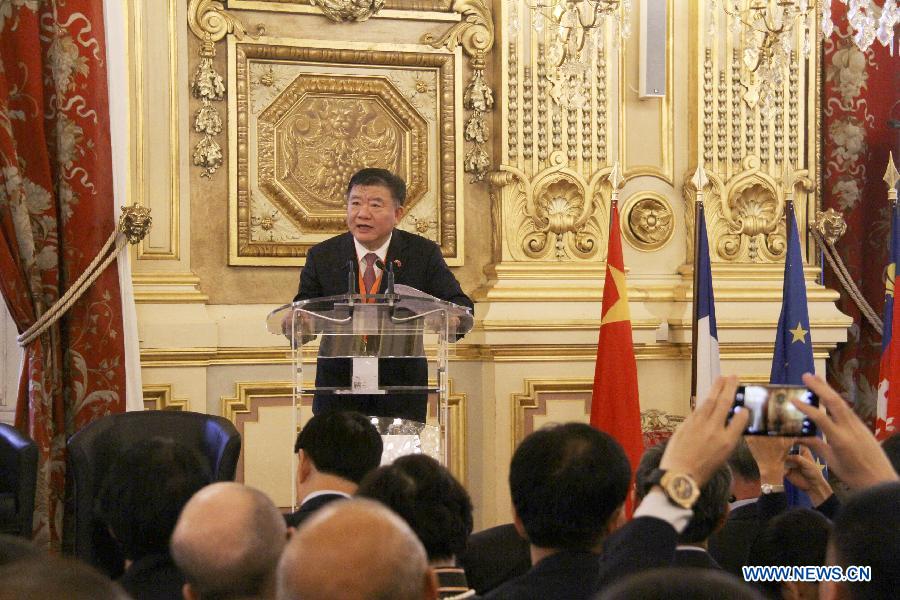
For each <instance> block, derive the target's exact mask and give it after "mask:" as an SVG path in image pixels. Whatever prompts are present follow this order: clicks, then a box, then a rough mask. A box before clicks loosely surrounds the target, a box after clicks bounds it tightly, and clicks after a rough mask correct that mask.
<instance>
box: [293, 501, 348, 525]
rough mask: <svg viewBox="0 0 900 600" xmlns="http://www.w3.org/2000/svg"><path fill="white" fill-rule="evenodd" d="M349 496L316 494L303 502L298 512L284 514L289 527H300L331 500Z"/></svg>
mask: <svg viewBox="0 0 900 600" xmlns="http://www.w3.org/2000/svg"><path fill="white" fill-rule="evenodd" d="M346 499H347V496H344V495H342V494H322V495H321V496H316V497H315V498H311V499H310V500H307V501H306V502H304V503H303V504H301V505H300V507H299V508H297V511H296V512H292V513H291V514H288V515H284V520H285V521H286V522H287V524H288V526H289V527H300V525H301V524H302V523H303V521H305V520H306V519H308V518H309V517H311V516H312V515H313V513H314V512H316V511H317V510H319V509H320V508H322V507H323V506H325V505H326V504H329V503H330V502H334V501H335V500H346Z"/></svg>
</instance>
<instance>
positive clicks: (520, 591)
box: [484, 517, 676, 600]
mask: <svg viewBox="0 0 900 600" xmlns="http://www.w3.org/2000/svg"><path fill="white" fill-rule="evenodd" d="M675 540H676V533H675V529H674V528H673V527H672V526H671V525H670V524H669V523H667V522H665V521H663V520H662V519H657V518H654V517H639V518H637V519H634V520H632V521H631V522H630V523H628V524H627V525H625V526H624V527H622V528H621V529H619V530H618V531H616V532H615V533H613V534H612V535H610V536H609V537H608V538H607V540H606V542H605V543H604V544H603V552H602V554H599V555H598V554H594V553H592V552H574V551H569V550H565V551H562V552H558V553H556V554H552V555H550V556H548V557H547V558H545V559H543V560H542V561H540V562H539V563H537V564H536V565H534V566H533V567H532V568H531V570H530V571H528V572H527V573H525V574H524V575H522V576H521V577H518V578H516V579H513V580H512V581H508V582H506V583H505V584H503V585H501V586H500V587H498V588H497V589H495V590H494V591H492V592H490V593H489V594H487V595H486V596H484V598H485V600H498V599H510V600H518V599H522V600H530V599H533V600H550V599H553V598H559V599H561V600H562V599H565V600H580V599H582V598H584V599H589V598H593V597H594V595H595V594H596V593H597V592H599V591H600V590H601V589H602V588H604V587H606V586H608V585H610V584H611V583H612V582H613V581H615V580H617V579H620V578H622V577H625V576H627V575H630V574H632V573H636V572H638V571H643V570H645V569H653V568H656V567H667V566H670V565H671V564H672V557H673V556H674V554H675Z"/></svg>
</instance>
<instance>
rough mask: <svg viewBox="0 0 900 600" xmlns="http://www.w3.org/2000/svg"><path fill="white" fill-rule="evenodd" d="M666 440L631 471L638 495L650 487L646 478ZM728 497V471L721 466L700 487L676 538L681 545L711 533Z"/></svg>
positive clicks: (659, 455) (659, 456)
mask: <svg viewBox="0 0 900 600" xmlns="http://www.w3.org/2000/svg"><path fill="white" fill-rule="evenodd" d="M667 443H668V442H663V443H661V444H657V445H656V446H653V447H652V448H648V449H647V450H645V451H644V455H643V456H641V462H640V464H638V468H637V471H636V472H635V474H634V479H635V493H636V494H637V497H638V498H643V497H644V496H646V495H647V492H649V491H650V488H652V487H653V484H652V483H650V481H649V479H650V475H651V474H652V473H653V471H655V470H656V469H658V468H659V463H660V461H661V460H662V455H663V452H665V450H666V444H667ZM729 496H731V471H729V470H728V467H727V466H725V465H722V466H721V467H719V468H718V469H716V471H715V473H713V476H712V477H710V478H709V481H707V482H706V483H705V484H704V485H703V487H702V488H700V497H699V498H697V502H695V503H694V506H693V508H692V509H691V510H693V512H694V516H693V517H691V522H690V523H689V524H688V526H687V527H686V528H685V530H684V531H682V532H681V534H680V535H679V536H678V541H679V542H681V543H682V544H696V543H697V542H702V541H703V540H705V539H707V538H708V537H709V536H711V535H712V534H713V532H714V531H715V530H716V527H717V526H718V525H719V524H720V523H722V521H723V520H724V519H725V517H726V515H727V514H728V498H729Z"/></svg>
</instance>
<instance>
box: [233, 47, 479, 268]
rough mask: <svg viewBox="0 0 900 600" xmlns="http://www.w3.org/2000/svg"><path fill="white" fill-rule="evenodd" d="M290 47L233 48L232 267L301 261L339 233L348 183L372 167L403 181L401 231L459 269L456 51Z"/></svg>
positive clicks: (343, 226) (458, 54) (458, 93)
mask: <svg viewBox="0 0 900 600" xmlns="http://www.w3.org/2000/svg"><path fill="white" fill-rule="evenodd" d="M296 43H297V44H298V45H296V46H295V45H285V44H284V43H283V42H281V41H277V42H276V41H275V40H272V41H268V43H267V40H260V43H241V42H237V41H232V42H231V43H230V52H229V59H230V60H231V61H233V63H234V66H233V69H234V73H235V74H236V81H235V85H234V88H235V94H234V95H235V97H234V99H233V101H232V104H231V105H230V107H229V108H230V110H231V111H232V113H231V114H230V116H229V120H230V121H232V120H233V122H234V123H235V132H236V134H235V137H234V139H233V140H232V144H233V145H232V154H233V160H234V168H235V171H236V174H237V177H236V180H237V181H236V187H235V188H233V189H232V193H231V199H230V203H231V205H232V206H231V215H232V217H231V218H232V232H233V236H232V242H231V250H230V263H231V264H254V265H285V264H295V265H296V264H302V261H303V257H304V256H305V254H306V251H307V250H308V248H309V247H311V246H312V245H314V244H315V243H317V242H318V241H321V240H322V239H324V238H325V237H328V236H330V235H334V234H337V233H340V232H342V231H345V230H346V225H345V222H344V215H345V191H346V185H347V181H348V180H349V178H350V176H351V175H352V174H353V173H354V172H355V171H356V170H358V169H360V168H362V167H366V166H375V167H383V168H387V169H390V170H392V171H394V172H396V173H398V174H399V175H401V176H402V177H403V178H404V179H405V180H406V182H407V201H406V213H405V215H404V218H403V220H402V221H401V223H400V225H399V226H400V228H402V229H405V230H408V231H415V232H416V233H419V234H420V235H424V236H425V237H428V238H429V239H432V240H434V241H435V242H437V243H438V244H439V245H440V246H441V248H442V251H443V254H444V256H445V257H446V258H447V260H448V262H449V263H450V264H454V263H455V264H459V263H460V261H461V259H462V255H461V249H460V248H458V245H457V237H456V231H457V229H456V228H457V205H458V199H459V188H460V186H461V181H458V179H457V177H458V174H457V147H458V146H457V144H458V142H457V139H458V137H459V136H458V134H457V127H458V125H457V123H456V121H457V119H456V115H457V114H458V112H459V106H460V104H461V96H462V91H461V89H459V87H458V83H459V82H458V81H457V79H456V72H457V70H458V68H457V63H458V61H459V56H460V52H459V51H455V52H452V53H451V52H447V51H434V50H431V49H427V50H424V51H422V52H406V51H398V50H396V49H394V48H391V49H390V50H393V51H388V50H389V49H387V48H385V49H384V50H381V49H365V50H363V49H358V48H354V47H352V45H349V44H348V46H351V47H347V48H343V49H342V48H334V47H330V48H320V47H315V43H310V44H309V46H304V45H300V44H301V43H302V42H301V41H297V42H296ZM230 100H231V99H230Z"/></svg>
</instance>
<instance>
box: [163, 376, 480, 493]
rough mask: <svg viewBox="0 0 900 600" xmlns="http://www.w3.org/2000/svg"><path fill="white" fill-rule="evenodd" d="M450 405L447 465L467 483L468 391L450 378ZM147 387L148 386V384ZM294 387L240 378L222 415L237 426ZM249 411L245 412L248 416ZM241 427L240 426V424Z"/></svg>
mask: <svg viewBox="0 0 900 600" xmlns="http://www.w3.org/2000/svg"><path fill="white" fill-rule="evenodd" d="M431 385H432V386H436V385H437V382H432V383H431ZM447 385H448V391H447V405H448V409H449V411H448V412H449V422H448V424H447V426H448V427H449V428H450V431H449V432H448V433H449V438H450V442H449V444H450V447H449V448H448V453H447V454H448V459H449V464H448V465H447V467H448V468H449V469H450V472H451V473H453V475H454V476H455V477H456V478H457V479H458V480H459V481H460V482H462V483H463V485H465V483H466V465H467V458H466V446H467V443H468V442H467V430H468V425H467V419H466V398H467V396H466V394H465V393H464V392H456V391H454V389H453V380H452V379H450V380H449V381H448V384H447ZM304 386H306V389H312V388H313V387H314V384H313V382H311V381H308V382H306V383H305V384H304ZM145 389H146V388H145ZM293 390H294V384H293V383H292V382H290V381H237V382H235V384H234V395H233V396H222V397H221V398H220V400H219V402H220V406H221V414H222V416H223V417H225V418H226V419H228V420H229V421H231V422H232V423H234V424H235V426H238V425H239V423H238V421H239V419H241V417H243V419H246V420H257V419H258V413H259V408H260V405H261V404H262V403H263V402H265V401H267V400H268V401H270V402H271V401H273V400H274V401H278V402H279V403H280V404H283V402H284V400H285V399H287V400H288V401H290V400H291V397H292V394H293ZM302 402H303V404H304V405H307V404H308V405H310V406H311V405H312V394H311V393H308V394H303V398H302ZM428 404H429V408H428V416H429V417H431V419H429V422H430V421H431V420H432V419H434V418H436V415H437V412H436V411H437V408H436V405H435V400H434V398H429V403H428ZM245 415H246V416H245ZM297 426H298V428H302V426H303V423H298V424H297ZM239 429H240V428H239Z"/></svg>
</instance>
